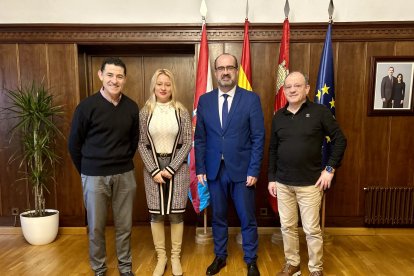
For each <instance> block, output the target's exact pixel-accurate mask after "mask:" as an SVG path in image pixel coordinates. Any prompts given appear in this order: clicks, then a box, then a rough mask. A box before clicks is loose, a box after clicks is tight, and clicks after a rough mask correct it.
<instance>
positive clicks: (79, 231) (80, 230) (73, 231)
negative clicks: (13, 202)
mask: <svg viewBox="0 0 414 276" xmlns="http://www.w3.org/2000/svg"><path fill="white" fill-rule="evenodd" d="M86 233H87V228H86V227H59V232H58V235H86ZM0 235H22V228H21V227H0Z"/></svg>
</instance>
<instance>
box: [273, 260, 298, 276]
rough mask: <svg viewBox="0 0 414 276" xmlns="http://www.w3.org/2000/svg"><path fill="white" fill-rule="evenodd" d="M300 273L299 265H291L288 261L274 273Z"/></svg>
mask: <svg viewBox="0 0 414 276" xmlns="http://www.w3.org/2000/svg"><path fill="white" fill-rule="evenodd" d="M299 275H302V274H301V272H300V266H299V265H298V266H293V265H291V264H289V263H286V264H285V265H284V266H283V268H282V270H281V271H280V272H279V273H278V274H276V276H299Z"/></svg>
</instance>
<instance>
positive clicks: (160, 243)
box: [151, 222, 167, 276]
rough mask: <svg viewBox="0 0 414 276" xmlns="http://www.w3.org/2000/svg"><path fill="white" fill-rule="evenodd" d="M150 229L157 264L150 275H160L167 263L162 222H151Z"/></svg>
mask: <svg viewBox="0 0 414 276" xmlns="http://www.w3.org/2000/svg"><path fill="white" fill-rule="evenodd" d="M151 231H152V239H153V241H154V246H155V251H156V252H157V259H158V262H157V266H156V267H155V270H154V273H153V274H152V275H153V276H162V275H164V271H165V266H166V265H167V253H166V251H165V231H164V222H151Z"/></svg>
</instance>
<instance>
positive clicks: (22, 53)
mask: <svg viewBox="0 0 414 276" xmlns="http://www.w3.org/2000/svg"><path fill="white" fill-rule="evenodd" d="M47 66H48V65H47V59H46V44H19V70H20V76H21V84H22V85H23V86H25V85H31V84H32V82H33V81H35V82H37V83H41V82H42V81H43V83H44V84H45V85H46V86H47V85H48V79H47V70H48V68H47Z"/></svg>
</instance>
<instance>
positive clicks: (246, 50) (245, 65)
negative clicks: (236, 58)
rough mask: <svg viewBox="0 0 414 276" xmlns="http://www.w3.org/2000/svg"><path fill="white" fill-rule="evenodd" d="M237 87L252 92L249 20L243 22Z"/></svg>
mask: <svg viewBox="0 0 414 276" xmlns="http://www.w3.org/2000/svg"><path fill="white" fill-rule="evenodd" d="M238 85H239V86H240V87H241V88H244V89H246V90H249V91H252V90H253V88H252V69H251V65H250V40H249V19H247V18H246V21H245V22H244V40H243V52H242V58H241V64H240V69H239V81H238Z"/></svg>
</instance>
